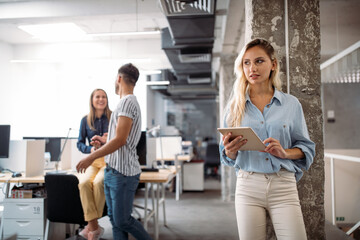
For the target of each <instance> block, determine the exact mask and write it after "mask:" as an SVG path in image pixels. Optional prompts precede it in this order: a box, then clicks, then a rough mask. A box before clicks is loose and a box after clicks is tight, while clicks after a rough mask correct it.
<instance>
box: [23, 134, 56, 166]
mask: <svg viewBox="0 0 360 240" xmlns="http://www.w3.org/2000/svg"><path fill="white" fill-rule="evenodd" d="M23 139H35V140H42V139H44V140H45V152H46V153H50V161H51V162H56V161H59V160H60V159H59V156H60V152H61V137H23Z"/></svg>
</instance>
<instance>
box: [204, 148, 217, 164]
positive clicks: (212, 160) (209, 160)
mask: <svg viewBox="0 0 360 240" xmlns="http://www.w3.org/2000/svg"><path fill="white" fill-rule="evenodd" d="M205 164H206V165H220V153H219V145H218V144H217V143H209V144H208V145H207V147H206V155H205Z"/></svg>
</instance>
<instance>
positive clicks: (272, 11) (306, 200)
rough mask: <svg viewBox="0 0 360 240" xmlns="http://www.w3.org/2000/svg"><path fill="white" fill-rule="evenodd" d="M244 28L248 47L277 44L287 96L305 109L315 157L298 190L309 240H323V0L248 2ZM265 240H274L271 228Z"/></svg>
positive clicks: (259, 0)
mask: <svg viewBox="0 0 360 240" xmlns="http://www.w3.org/2000/svg"><path fill="white" fill-rule="evenodd" d="M286 6H287V8H286ZM287 16H288V17H287ZM287 23H288V24H287ZM245 24H246V29H245V40H246V41H245V42H248V41H249V40H250V39H254V38H257V37H260V38H264V39H267V40H269V41H270V42H271V43H272V44H273V46H274V48H275V49H276V51H277V54H278V57H279V60H280V64H281V72H282V74H281V80H282V82H283V91H284V92H289V93H290V94H292V95H294V96H296V97H297V98H298V99H299V100H300V102H301V104H302V106H303V110H304V113H305V118H306V122H307V126H308V129H309V133H310V138H311V139H312V140H313V141H314V142H315V143H316V156H315V159H314V163H313V165H312V166H311V168H310V170H309V171H308V172H305V174H304V177H303V178H302V179H301V180H300V182H299V183H298V190H299V196H300V202H301V207H302V211H303V214H304V221H305V225H306V231H307V234H308V239H325V231H324V221H325V216H324V157H323V156H324V145H323V119H322V108H321V96H320V93H321V79H320V12H319V0H302V1H294V0H269V1H263V0H245ZM286 39H287V40H288V41H286ZM287 46H288V47H287ZM287 60H288V62H287ZM287 65H288V69H289V71H288V74H287V67H286V66H287ZM287 76H288V77H287ZM267 239H276V238H275V235H274V232H273V230H272V226H270V224H268V236H267Z"/></svg>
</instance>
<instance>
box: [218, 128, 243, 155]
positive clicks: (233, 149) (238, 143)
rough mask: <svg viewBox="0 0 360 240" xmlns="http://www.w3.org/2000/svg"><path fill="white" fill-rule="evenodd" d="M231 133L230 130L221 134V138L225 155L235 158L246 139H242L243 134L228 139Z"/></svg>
mask: <svg viewBox="0 0 360 240" xmlns="http://www.w3.org/2000/svg"><path fill="white" fill-rule="evenodd" d="M231 135H232V134H231V132H230V133H228V134H226V135H223V137H222V140H223V144H224V149H225V154H226V156H227V157H228V158H231V159H233V160H235V159H236V157H237V154H238V151H239V150H240V148H241V147H242V146H244V145H245V144H246V143H247V139H243V136H237V137H236V138H234V139H233V140H231V141H230V138H231Z"/></svg>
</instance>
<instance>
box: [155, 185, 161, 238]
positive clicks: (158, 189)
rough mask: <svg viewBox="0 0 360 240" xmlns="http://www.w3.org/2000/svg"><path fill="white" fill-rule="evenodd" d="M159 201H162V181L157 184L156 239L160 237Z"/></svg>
mask: <svg viewBox="0 0 360 240" xmlns="http://www.w3.org/2000/svg"><path fill="white" fill-rule="evenodd" d="M159 201H160V183H157V184H156V209H155V240H158V239H159Z"/></svg>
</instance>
